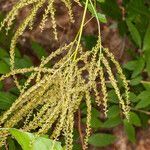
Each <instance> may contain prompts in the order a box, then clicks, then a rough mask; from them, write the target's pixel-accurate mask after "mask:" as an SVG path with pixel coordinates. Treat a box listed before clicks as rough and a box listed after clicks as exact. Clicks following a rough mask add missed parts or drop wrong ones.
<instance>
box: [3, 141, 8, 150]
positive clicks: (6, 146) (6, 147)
mask: <svg viewBox="0 0 150 150" xmlns="http://www.w3.org/2000/svg"><path fill="white" fill-rule="evenodd" d="M4 145H5V149H6V150H8V145H7V143H6V141H5V142H4Z"/></svg>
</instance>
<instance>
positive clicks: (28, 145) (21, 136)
mask: <svg viewBox="0 0 150 150" xmlns="http://www.w3.org/2000/svg"><path fill="white" fill-rule="evenodd" d="M9 132H10V133H11V135H12V136H13V137H14V138H15V139H16V140H17V142H18V143H19V144H20V145H21V147H22V149H23V150H39V149H42V150H50V149H53V150H63V149H62V147H61V144H60V143H59V142H56V141H52V140H50V139H47V138H45V137H39V136H36V135H34V134H31V133H28V132H22V131H20V130H17V129H9ZM12 144H13V145H11V149H12V147H13V148H14V147H15V145H14V143H12Z"/></svg>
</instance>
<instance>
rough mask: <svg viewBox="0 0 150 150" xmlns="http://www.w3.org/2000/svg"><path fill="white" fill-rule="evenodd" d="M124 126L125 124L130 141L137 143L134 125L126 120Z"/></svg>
mask: <svg viewBox="0 0 150 150" xmlns="http://www.w3.org/2000/svg"><path fill="white" fill-rule="evenodd" d="M123 124H124V129H125V132H126V134H127V136H128V139H129V140H130V141H131V142H133V143H135V141H136V138H135V128H134V127H133V125H132V124H131V123H130V122H128V120H126V119H125V120H124V121H123Z"/></svg>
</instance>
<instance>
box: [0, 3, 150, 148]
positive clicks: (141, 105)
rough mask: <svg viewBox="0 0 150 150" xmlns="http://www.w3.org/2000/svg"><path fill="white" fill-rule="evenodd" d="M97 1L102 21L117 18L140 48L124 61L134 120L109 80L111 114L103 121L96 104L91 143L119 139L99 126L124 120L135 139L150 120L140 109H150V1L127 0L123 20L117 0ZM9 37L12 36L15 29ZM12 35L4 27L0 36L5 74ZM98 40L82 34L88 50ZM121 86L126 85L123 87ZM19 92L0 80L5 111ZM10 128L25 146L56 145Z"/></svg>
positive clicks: (27, 62) (19, 59) (0, 105)
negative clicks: (126, 115) (123, 108)
mask: <svg viewBox="0 0 150 150" xmlns="http://www.w3.org/2000/svg"><path fill="white" fill-rule="evenodd" d="M97 2H98V3H97V4H98V5H97V6H100V7H101V10H102V12H99V13H97V16H98V18H99V20H100V22H102V23H105V22H107V20H108V19H107V17H109V18H112V19H114V20H116V21H117V24H118V30H119V31H120V34H121V35H122V36H128V38H129V39H131V41H132V42H133V44H134V46H135V50H136V52H135V53H134V52H133V50H132V49H131V51H132V52H133V57H132V58H133V59H132V60H131V61H129V62H127V63H126V64H124V72H125V73H126V74H127V76H128V80H129V83H130V85H131V92H130V101H131V107H132V108H131V112H130V120H129V121H128V120H124V119H123V118H122V116H121V112H120V109H119V105H118V98H117V95H116V94H115V90H113V89H112V88H111V86H110V85H109V84H108V85H107V88H108V89H109V92H108V98H109V109H108V114H107V115H108V116H107V117H108V118H107V119H105V120H103V121H102V120H101V119H100V112H99V110H98V109H96V108H94V107H93V108H92V119H91V127H92V129H93V134H92V135H91V137H90V139H89V143H90V144H91V145H93V146H96V147H105V146H108V145H110V144H112V143H113V142H114V141H115V140H116V137H115V136H113V135H111V134H105V133H97V132H98V131H99V129H104V130H105V129H111V128H115V127H117V126H118V125H120V124H121V125H123V126H124V130H125V132H126V134H127V136H128V139H129V140H130V141H131V142H134V143H135V142H136V135H135V129H136V127H147V126H148V120H149V116H148V115H147V114H144V113H143V112H141V111H140V110H142V111H146V112H148V111H150V82H149V81H144V82H143V80H145V76H143V72H144V74H146V75H147V76H148V75H149V74H150V21H149V20H150V9H149V6H150V4H149V2H147V5H145V3H146V0H130V1H128V0H125V1H123V7H124V9H125V12H126V16H125V19H124V20H123V19H122V18H123V16H122V14H121V9H120V7H119V5H118V4H117V1H116V0H105V1H104V0H97ZM88 9H89V11H90V12H91V14H92V16H94V17H95V13H94V12H93V9H92V6H91V5H90V4H89V5H88ZM104 14H105V15H106V16H105V15H104ZM0 18H3V15H2V14H0ZM0 20H1V19H0ZM8 37H9V39H11V31H10V33H9V36H8ZM9 39H8V40H6V39H5V35H4V33H3V31H2V33H1V36H0V74H5V73H7V72H9V71H10V63H9V53H8V48H9V46H8V45H9V44H8V43H10V40H9ZM96 40H97V38H96V37H95V36H91V35H88V36H83V37H82V42H83V44H84V46H85V48H86V49H88V50H91V49H92V47H93V46H95V45H96V42H95V41H96ZM1 46H2V47H1ZM31 47H32V50H33V52H34V54H35V55H36V56H37V58H38V59H41V58H42V57H46V56H47V52H46V50H45V49H44V48H43V47H42V46H40V45H39V44H37V43H36V42H31ZM15 54H16V58H15V66H16V68H27V67H30V66H32V65H33V63H32V60H31V58H30V57H28V56H26V55H24V56H22V55H21V54H20V51H19V50H18V49H16V52H15ZM23 79H24V77H23ZM146 80H147V79H146ZM120 88H121V89H122V87H120ZM12 91H13V92H12ZM14 91H15V92H14ZM17 94H18V93H17V91H16V90H14V89H11V90H10V91H8V92H3V83H2V82H0V111H1V113H2V112H3V111H4V110H7V109H8V108H9V107H10V106H11V104H12V103H13V102H14V101H15V99H16V98H17V96H16V95H17ZM122 94H124V93H122ZM86 114H87V112H86V108H82V123H85V122H86V118H85V116H86ZM10 132H11V134H12V135H13V137H15V139H16V140H17V141H18V143H19V144H20V145H21V146H22V148H23V150H30V149H34V150H36V149H42V150H47V149H49V148H50V147H51V146H52V143H53V141H52V140H50V139H47V138H45V137H37V136H35V135H34V134H31V133H27V132H22V131H19V130H16V129H10ZM78 136H79V134H78V133H77V137H78ZM76 141H77V139H76ZM76 141H75V142H74V150H77V149H81V147H80V145H78V144H76ZM7 142H8V146H9V150H19V148H18V147H17V144H16V142H15V141H14V140H13V139H12V138H9V139H8V140H7ZM31 145H32V147H31ZM55 149H56V150H62V147H61V146H60V143H59V142H55ZM55 149H54V150H55Z"/></svg>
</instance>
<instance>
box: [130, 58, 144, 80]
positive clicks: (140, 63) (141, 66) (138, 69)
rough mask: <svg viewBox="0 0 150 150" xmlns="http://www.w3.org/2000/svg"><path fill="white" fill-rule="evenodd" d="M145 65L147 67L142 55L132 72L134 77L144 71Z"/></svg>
mask: <svg viewBox="0 0 150 150" xmlns="http://www.w3.org/2000/svg"><path fill="white" fill-rule="evenodd" d="M137 64H138V65H137ZM144 67H145V60H144V59H143V58H142V57H140V58H139V59H138V60H137V62H136V66H135V68H134V71H133V73H132V78H134V77H136V76H137V75H139V74H140V73H141V72H142V71H143V69H144Z"/></svg>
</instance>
